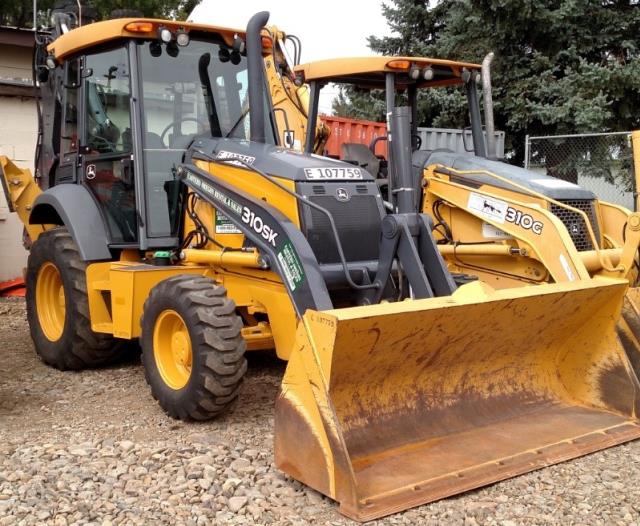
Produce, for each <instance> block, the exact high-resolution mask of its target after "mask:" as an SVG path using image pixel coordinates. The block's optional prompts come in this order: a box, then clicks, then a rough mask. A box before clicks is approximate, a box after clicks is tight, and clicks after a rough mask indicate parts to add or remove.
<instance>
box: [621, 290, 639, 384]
mask: <svg viewBox="0 0 640 526" xmlns="http://www.w3.org/2000/svg"><path fill="white" fill-rule="evenodd" d="M617 330H618V337H619V338H620V341H621V343H622V345H623V347H624V350H625V351H626V352H627V358H629V362H630V363H631V367H632V368H633V370H634V371H635V373H636V377H637V378H638V379H640V288H638V287H632V288H630V289H629V290H627V294H626V295H625V297H624V304H623V306H622V317H621V318H620V320H619V321H618V327H617Z"/></svg>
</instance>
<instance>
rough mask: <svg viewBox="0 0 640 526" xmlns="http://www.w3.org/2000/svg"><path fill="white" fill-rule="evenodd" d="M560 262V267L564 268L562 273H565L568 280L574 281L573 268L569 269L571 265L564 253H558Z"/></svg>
mask: <svg viewBox="0 0 640 526" xmlns="http://www.w3.org/2000/svg"><path fill="white" fill-rule="evenodd" d="M560 264H561V265H562V268H563V269H564V273H565V274H566V275H567V279H568V280H569V281H575V280H576V276H575V274H574V273H573V270H571V265H569V262H568V261H567V258H566V257H564V254H560Z"/></svg>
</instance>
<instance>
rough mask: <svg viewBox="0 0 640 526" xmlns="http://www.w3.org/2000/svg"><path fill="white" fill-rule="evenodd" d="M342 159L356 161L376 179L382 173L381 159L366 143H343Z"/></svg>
mask: <svg viewBox="0 0 640 526" xmlns="http://www.w3.org/2000/svg"><path fill="white" fill-rule="evenodd" d="M341 151H342V160H343V161H347V162H350V161H351V162H353V161H355V162H356V163H357V164H358V166H359V167H360V168H364V169H365V170H367V172H369V173H370V174H371V175H373V177H375V178H376V179H377V178H378V174H379V173H380V159H378V158H377V157H376V156H375V154H374V153H373V152H372V151H371V150H370V149H369V148H368V147H367V146H366V145H364V144H358V143H354V142H345V143H343V144H342V145H341Z"/></svg>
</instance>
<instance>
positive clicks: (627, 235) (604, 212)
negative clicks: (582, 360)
mask: <svg viewBox="0 0 640 526" xmlns="http://www.w3.org/2000/svg"><path fill="white" fill-rule="evenodd" d="M489 63H490V60H485V62H484V63H483V65H482V67H481V66H479V65H474V66H471V65H467V66H463V68H462V70H461V76H462V77H463V80H464V82H462V83H461V84H462V86H463V87H464V88H465V90H466V94H467V103H468V107H469V115H470V121H471V129H472V137H473V152H470V153H466V152H465V153H460V152H454V151H452V150H447V149H438V150H424V149H420V144H419V141H420V136H419V135H418V133H417V127H418V122H417V95H418V92H419V90H421V89H434V88H438V87H441V86H447V85H451V81H450V80H449V79H447V78H446V77H445V76H444V75H443V73H442V72H440V71H439V70H438V67H439V66H438V61H434V60H431V59H426V58H420V57H383V58H380V57H365V58H352V59H344V58H341V59H331V60H325V61H318V62H315V63H311V64H305V65H303V66H300V67H298V68H297V76H298V79H297V80H298V83H302V82H309V83H311V86H312V88H316V89H317V88H318V87H320V86H323V85H325V84H328V83H334V84H337V85H351V86H355V87H357V89H359V90H360V91H361V92H362V91H367V90H369V91H370V90H375V89H378V90H382V91H385V93H386V96H387V111H389V109H390V108H392V101H394V100H395V98H404V100H405V101H406V103H407V105H408V107H409V111H410V115H411V117H410V120H411V134H412V153H411V162H412V169H413V175H414V179H413V183H412V186H411V187H410V188H408V189H398V188H393V187H391V188H389V189H388V188H387V180H386V179H385V178H386V173H382V172H381V173H378V174H377V180H378V183H379V184H380V185H381V188H382V191H383V193H384V194H385V195H388V202H387V207H388V208H389V209H391V210H393V209H394V208H395V206H396V204H395V203H396V199H397V195H398V193H399V192H409V193H411V194H412V195H413V196H414V202H415V204H416V207H417V208H418V209H420V210H421V211H422V212H423V213H426V214H429V215H430V216H431V217H432V219H433V221H434V228H435V230H434V235H435V238H436V240H437V243H438V249H439V252H440V254H441V255H442V256H443V257H444V259H445V261H446V262H447V265H448V268H449V270H450V271H451V272H453V273H463V274H465V273H466V274H469V275H473V276H474V278H476V279H479V280H480V281H482V282H484V283H487V284H489V285H491V287H493V288H497V289H502V288H512V287H521V286H526V285H538V284H541V283H561V282H564V281H575V280H579V279H588V278H589V277H594V276H612V277H617V278H621V279H625V280H627V281H629V283H630V285H631V286H632V287H635V284H636V281H637V279H638V268H639V267H638V239H639V235H640V234H639V229H640V215H638V214H636V213H632V212H631V211H629V210H627V209H625V208H623V207H621V206H618V205H615V204H612V203H607V202H604V201H602V200H599V199H598V198H597V196H596V195H595V194H593V193H592V192H590V191H588V190H585V189H583V188H580V187H579V186H577V185H575V184H572V183H569V182H567V181H562V180H558V179H554V178H552V177H548V176H545V175H541V174H538V173H534V172H530V171H527V170H524V169H522V168H519V167H516V166H513V165H509V164H506V163H504V162H499V161H497V160H495V159H494V158H493V155H492V154H491V153H490V152H494V151H495V145H492V144H491V140H490V138H491V137H493V133H492V131H491V130H488V131H487V133H486V134H484V133H483V125H482V124H483V123H482V121H481V111H480V107H479V102H478V93H477V90H478V84H479V83H480V79H481V78H482V79H483V82H482V85H483V92H484V93H483V95H484V101H485V116H486V119H487V121H489V122H492V121H493V118H492V115H491V112H492V110H491V107H492V102H491V88H490V86H491V83H490V72H489ZM316 119H317V116H313V115H312V117H311V120H310V122H313V123H314V124H315V123H316ZM308 137H310V139H309V140H313V134H309V135H308ZM386 139H387V138H385V137H379V138H378V139H376V140H375V141H374V143H372V144H371V145H369V147H366V146H364V145H360V144H343V145H342V151H343V155H342V158H343V159H344V160H347V161H349V162H352V163H354V164H356V165H358V166H361V167H368V166H379V165H380V164H381V163H380V161H379V160H378V159H376V156H375V155H374V153H373V152H374V151H375V146H376V143H377V142H378V141H380V140H386ZM632 140H633V151H634V158H635V163H634V164H635V168H636V170H635V171H636V176H637V177H639V178H640V132H634V133H633V134H632ZM389 157H390V158H389V159H385V161H386V163H387V164H388V166H389V168H388V170H390V171H391V170H393V169H395V168H394V161H393V159H392V158H391V155H390V156H389ZM639 296H640V291H639V290H638V289H636V288H630V289H629V292H628V293H627V295H626V297H625V304H624V308H623V311H622V316H621V317H620V319H619V321H618V327H617V332H618V336H619V338H620V340H621V342H622V343H623V345H624V347H625V349H626V350H627V353H628V355H629V359H630V360H631V363H632V364H633V365H634V369H635V371H636V373H637V375H638V376H639V377H640V314H639V313H640V309H639V306H640V303H638V297H639Z"/></svg>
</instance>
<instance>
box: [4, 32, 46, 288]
mask: <svg viewBox="0 0 640 526" xmlns="http://www.w3.org/2000/svg"><path fill="white" fill-rule="evenodd" d="M33 44H34V38H33V31H31V30H26V29H16V28H12V27H0V155H6V156H7V157H9V158H10V159H11V160H12V161H13V162H15V163H16V164H17V165H18V166H20V167H21V168H29V169H30V170H32V172H33V159H34V151H35V146H36V138H37V132H38V117H37V112H36V99H35V91H34V88H33V87H32V75H31V62H32V53H33ZM0 247H1V249H0V281H5V280H9V279H13V278H16V277H19V276H22V271H23V269H24V267H25V266H26V261H27V252H26V251H25V250H24V248H23V247H22V223H21V222H20V220H19V219H18V216H17V215H16V214H12V213H9V208H8V207H7V203H6V201H5V198H4V193H3V192H2V191H0Z"/></svg>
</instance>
